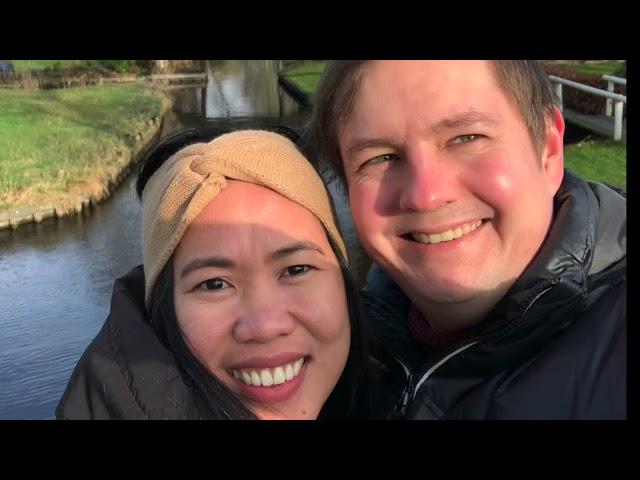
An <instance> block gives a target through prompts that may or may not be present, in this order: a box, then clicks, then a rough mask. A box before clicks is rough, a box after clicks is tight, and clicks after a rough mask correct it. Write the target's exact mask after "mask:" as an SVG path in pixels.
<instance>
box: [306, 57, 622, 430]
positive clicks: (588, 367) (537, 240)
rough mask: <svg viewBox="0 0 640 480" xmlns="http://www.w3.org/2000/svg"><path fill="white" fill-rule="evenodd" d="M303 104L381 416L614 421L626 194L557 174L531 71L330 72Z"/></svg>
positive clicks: (559, 155) (445, 67)
mask: <svg viewBox="0 0 640 480" xmlns="http://www.w3.org/2000/svg"><path fill="white" fill-rule="evenodd" d="M315 105H316V106H315V110H314V113H313V117H312V121H311V125H310V129H309V134H310V137H309V139H308V140H309V143H312V144H313V145H315V146H316V148H319V150H320V151H319V152H318V154H319V156H320V157H321V158H323V159H325V160H327V161H328V162H329V164H330V165H331V166H332V167H333V170H334V171H335V172H336V173H337V174H338V177H339V178H341V179H342V180H343V181H344V184H345V185H346V187H347V191H348V197H349V201H350V205H351V210H352V214H353V219H354V223H355V226H356V229H357V231H358V236H359V238H360V241H361V243H362V245H363V247H364V248H365V250H366V251H367V253H368V254H369V255H370V257H371V258H372V260H373V261H374V262H375V264H374V266H373V267H372V269H371V271H370V272H369V276H368V285H367V287H366V289H365V292H364V294H363V295H364V301H365V305H366V307H367V309H368V310H369V312H370V315H371V322H372V328H373V330H374V333H375V334H376V337H377V338H378V340H379V341H380V342H381V343H382V345H383V351H384V352H386V354H387V356H388V358H389V359H390V360H387V361H386V362H385V363H386V368H387V369H388V375H387V377H388V379H390V380H388V381H387V382H380V384H381V385H386V387H387V388H388V389H389V390H388V392H390V393H389V395H390V398H392V399H393V400H394V402H395V411H394V415H393V416H401V417H404V416H406V417H407V418H418V419H481V418H488V419H592V418H593V419H595V418H602V419H612V418H613V419H620V418H626V198H625V195H624V194H621V193H620V192H617V191H615V190H614V189H612V188H609V187H607V186H604V185H600V184H595V183H589V182H586V181H585V180H583V179H581V178H579V177H577V176H575V175H573V174H571V173H569V172H567V171H565V170H564V161H563V133H564V120H563V118H562V114H561V112H560V111H559V109H558V108H557V107H556V106H555V105H554V102H553V94H552V90H551V88H550V85H549V82H548V80H547V78H546V75H545V74H544V72H543V70H542V69H541V67H540V65H539V64H537V62H533V61H339V62H330V63H329V64H328V65H327V67H326V69H325V72H324V75H323V78H322V80H321V82H320V85H319V86H318V90H317V93H316V98H315ZM390 382H391V383H390ZM394 382H395V384H394Z"/></svg>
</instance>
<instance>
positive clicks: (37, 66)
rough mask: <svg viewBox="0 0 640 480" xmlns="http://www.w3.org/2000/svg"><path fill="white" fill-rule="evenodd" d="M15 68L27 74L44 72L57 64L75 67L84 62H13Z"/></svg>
mask: <svg viewBox="0 0 640 480" xmlns="http://www.w3.org/2000/svg"><path fill="white" fill-rule="evenodd" d="M11 62H12V63H13V68H14V69H15V70H16V72H18V73H20V72H26V71H28V70H44V69H45V68H51V67H53V66H54V65H55V64H56V63H60V66H61V67H74V66H77V65H80V64H81V63H82V60H11Z"/></svg>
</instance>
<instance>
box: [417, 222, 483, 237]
mask: <svg viewBox="0 0 640 480" xmlns="http://www.w3.org/2000/svg"><path fill="white" fill-rule="evenodd" d="M480 225H482V220H477V221H475V222H471V223H465V224H464V225H462V226H460V227H456V228H455V230H451V229H449V230H446V231H444V232H441V233H429V234H426V233H418V232H416V233H412V234H411V237H412V238H413V239H414V240H415V241H416V242H420V243H440V242H449V241H451V240H455V239H456V238H460V237H462V236H463V235H466V234H467V233H469V232H473V231H474V230H475V229H476V228H478V227H479V226H480Z"/></svg>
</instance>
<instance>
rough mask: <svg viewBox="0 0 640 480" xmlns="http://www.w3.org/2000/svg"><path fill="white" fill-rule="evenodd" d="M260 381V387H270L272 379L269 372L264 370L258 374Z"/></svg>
mask: <svg viewBox="0 0 640 480" xmlns="http://www.w3.org/2000/svg"><path fill="white" fill-rule="evenodd" d="M260 380H261V381H262V385H263V386H265V387H270V386H271V385H273V377H272V376H271V372H270V371H269V370H268V369H266V368H265V369H264V370H262V371H261V372H260Z"/></svg>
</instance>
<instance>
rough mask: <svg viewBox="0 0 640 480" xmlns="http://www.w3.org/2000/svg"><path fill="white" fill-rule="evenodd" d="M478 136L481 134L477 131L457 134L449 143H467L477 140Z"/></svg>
mask: <svg viewBox="0 0 640 480" xmlns="http://www.w3.org/2000/svg"><path fill="white" fill-rule="evenodd" d="M480 137H482V135H480V134H477V133H471V134H469V135H458V136H457V137H455V138H454V139H453V140H452V142H451V143H457V144H460V143H469V142H473V141H474V140H477V139H478V138H480Z"/></svg>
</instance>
